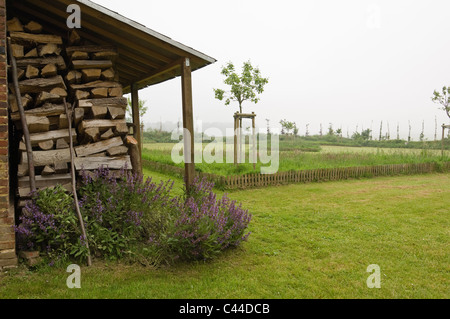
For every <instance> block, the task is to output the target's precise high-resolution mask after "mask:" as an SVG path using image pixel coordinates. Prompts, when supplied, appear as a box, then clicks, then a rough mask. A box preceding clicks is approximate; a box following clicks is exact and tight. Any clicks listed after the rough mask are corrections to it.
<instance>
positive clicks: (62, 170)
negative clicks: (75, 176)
mask: <svg viewBox="0 0 450 319" xmlns="http://www.w3.org/2000/svg"><path fill="white" fill-rule="evenodd" d="M55 172H56V174H67V173H69V165H68V164H67V163H64V162H56V163H55Z"/></svg>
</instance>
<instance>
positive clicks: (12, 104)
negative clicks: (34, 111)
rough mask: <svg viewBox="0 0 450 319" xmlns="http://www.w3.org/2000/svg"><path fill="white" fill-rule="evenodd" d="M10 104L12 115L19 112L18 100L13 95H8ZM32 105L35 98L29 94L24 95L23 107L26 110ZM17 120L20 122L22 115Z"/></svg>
mask: <svg viewBox="0 0 450 319" xmlns="http://www.w3.org/2000/svg"><path fill="white" fill-rule="evenodd" d="M8 103H9V109H10V110H11V113H16V112H19V106H18V105H17V99H16V97H15V95H13V94H10V95H8ZM32 104H33V98H32V97H31V96H30V95H29V94H25V95H22V105H23V108H24V109H28V108H29V107H30V106H31V105H32ZM17 114H18V113H17ZM25 114H26V112H25ZM16 120H19V121H20V115H19V118H18V119H16Z"/></svg>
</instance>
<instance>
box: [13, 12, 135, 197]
mask: <svg viewBox="0 0 450 319" xmlns="http://www.w3.org/2000/svg"><path fill="white" fill-rule="evenodd" d="M7 26H8V31H9V36H10V38H11V43H12V44H11V46H12V51H13V55H14V57H15V59H16V61H17V67H18V72H17V73H18V77H19V90H20V95H21V101H22V105H23V107H24V109H25V117H26V121H27V126H28V129H29V131H30V140H31V144H32V148H33V154H32V155H33V158H34V160H33V163H34V166H35V175H36V187H37V188H38V189H40V188H45V187H54V186H56V184H61V185H63V186H65V187H66V188H67V189H70V185H71V175H70V165H69V163H70V162H71V156H70V149H69V124H70V123H69V119H68V118H67V114H66V111H65V106H64V103H63V100H64V99H66V100H67V102H68V104H69V107H70V106H72V105H73V106H74V109H73V112H72V118H71V119H70V120H71V121H72V122H71V127H72V135H73V138H74V144H75V147H74V151H75V155H76V157H75V159H74V164H75V168H76V170H77V172H79V171H81V170H96V169H97V168H99V167H100V166H104V167H109V168H110V169H112V170H120V169H122V168H123V167H127V169H131V168H132V165H131V161H130V156H129V155H128V147H127V146H126V145H125V143H126V140H127V135H128V126H127V123H126V120H125V111H126V107H127V100H126V98H124V97H123V91H122V85H121V84H120V83H119V77H118V74H117V72H116V70H115V60H116V58H117V56H118V52H117V50H116V49H115V48H114V47H110V46H97V45H80V42H81V39H80V37H79V36H78V34H77V33H76V31H73V32H72V33H71V35H70V37H69V39H67V41H65V40H64V39H63V38H62V37H60V36H56V35H51V34H43V33H42V32H43V29H44V28H43V27H42V26H41V25H40V24H39V23H36V22H34V21H31V22H29V23H28V24H26V25H23V24H22V23H21V21H20V20H19V19H17V18H14V19H12V20H9V21H8V23H7ZM9 89H10V95H9V97H8V100H9V108H10V118H11V120H12V121H13V122H14V124H15V126H16V128H17V129H18V130H21V128H22V127H21V126H22V125H21V116H20V113H19V108H18V104H17V100H16V92H15V90H14V86H13V85H12V84H11V83H10V85H9ZM124 141H125V143H124ZM24 142H25V140H24V139H23V141H22V142H21V143H20V146H19V152H20V153H21V156H20V157H21V160H20V163H19V165H18V166H19V167H18V186H19V187H18V193H19V196H20V197H21V198H26V197H27V196H28V195H29V192H30V186H29V178H28V177H27V176H28V174H29V172H28V165H27V164H28V157H27V153H26V147H25V143H24Z"/></svg>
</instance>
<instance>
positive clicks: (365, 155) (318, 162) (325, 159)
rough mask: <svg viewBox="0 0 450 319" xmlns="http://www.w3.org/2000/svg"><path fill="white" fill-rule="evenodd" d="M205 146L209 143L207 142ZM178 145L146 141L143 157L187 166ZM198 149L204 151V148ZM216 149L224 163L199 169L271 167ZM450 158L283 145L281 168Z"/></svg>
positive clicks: (228, 171) (447, 156) (230, 171)
mask: <svg viewBox="0 0 450 319" xmlns="http://www.w3.org/2000/svg"><path fill="white" fill-rule="evenodd" d="M204 146H205V145H204ZM173 147H174V144H170V143H162V144H157V143H149V144H144V150H143V158H144V159H147V160H151V161H154V162H160V163H164V164H168V165H175V166H178V167H183V164H182V163H180V164H174V163H173V160H172V156H171V152H172V149H173ZM197 150H201V148H200V147H198V148H197ZM216 152H219V153H223V160H222V162H223V163H206V162H205V160H204V159H203V160H202V162H201V163H196V170H197V171H199V172H204V173H211V174H216V175H222V176H230V175H242V174H247V173H255V172H260V169H261V167H267V166H270V164H262V163H261V162H258V163H257V165H256V170H254V169H253V165H252V164H250V163H248V162H249V161H248V149H247V163H245V164H241V165H240V166H239V167H236V166H235V165H234V164H232V163H229V162H227V161H226V158H227V155H226V154H228V157H231V158H233V154H232V153H233V147H232V145H225V144H219V145H218V146H217V148H216ZM443 161H450V151H445V152H444V157H442V156H441V151H439V150H434V149H410V148H372V147H347V146H321V147H319V148H317V151H313V152H310V151H302V150H301V147H300V146H298V147H295V145H290V144H288V145H284V144H283V143H281V144H280V161H279V162H280V163H279V171H280V172H285V171H290V170H306V169H319V168H334V167H354V166H373V165H388V164H409V163H430V162H443Z"/></svg>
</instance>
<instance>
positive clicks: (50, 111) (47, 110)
mask: <svg viewBox="0 0 450 319" xmlns="http://www.w3.org/2000/svg"><path fill="white" fill-rule="evenodd" d="M64 112H65V111H64V105H60V104H50V103H47V104H44V105H43V106H41V107H39V108H35V109H32V110H27V111H25V115H27V116H28V115H33V116H60V115H61V114H63V113H64ZM11 119H12V120H13V121H20V114H19V113H11Z"/></svg>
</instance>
